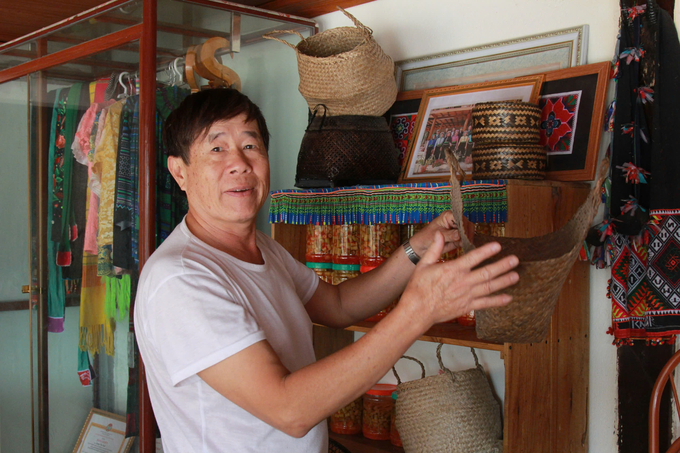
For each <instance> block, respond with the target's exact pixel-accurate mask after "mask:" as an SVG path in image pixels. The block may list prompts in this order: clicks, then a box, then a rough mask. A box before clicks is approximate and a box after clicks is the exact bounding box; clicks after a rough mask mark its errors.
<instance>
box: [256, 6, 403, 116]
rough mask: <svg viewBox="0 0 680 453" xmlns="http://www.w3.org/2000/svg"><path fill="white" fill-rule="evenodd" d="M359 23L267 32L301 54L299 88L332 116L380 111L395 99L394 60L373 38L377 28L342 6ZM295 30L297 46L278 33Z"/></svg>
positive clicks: (378, 114) (307, 98)
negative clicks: (310, 30) (305, 33)
mask: <svg viewBox="0 0 680 453" xmlns="http://www.w3.org/2000/svg"><path fill="white" fill-rule="evenodd" d="M338 9H340V10H341V11H342V12H343V13H344V14H345V15H346V16H347V17H349V18H350V19H351V20H352V22H354V24H355V25H356V27H337V28H332V29H330V30H326V31H324V32H322V33H319V34H316V35H313V36H310V37H309V38H304V37H303V36H302V35H301V34H300V33H299V32H297V31H295V30H277V31H273V32H269V33H266V34H264V35H263V37H264V38H266V39H273V40H275V41H279V42H282V43H283V44H286V45H287V46H289V47H291V48H293V49H294V50H295V52H296V54H297V60H298V72H299V73H300V86H299V90H300V93H301V94H302V96H303V97H304V98H305V100H306V101H307V104H308V105H309V109H310V110H313V109H314V107H315V106H316V105H317V104H324V105H326V107H327V108H328V114H329V116H338V115H369V116H381V115H383V114H384V113H385V112H386V111H387V110H389V108H390V107H391V106H392V104H394V101H395V99H396V97H397V82H396V80H395V78H394V62H393V61H392V59H391V58H390V57H389V56H388V55H387V54H385V52H383V50H382V48H381V47H380V46H379V45H378V43H377V42H375V40H374V39H373V31H372V30H371V29H370V28H368V27H366V26H365V25H363V24H362V23H361V22H359V21H358V20H357V19H356V18H355V17H354V16H352V15H351V14H350V13H348V12H347V11H345V10H344V9H342V8H340V7H338ZM277 33H292V34H296V35H298V36H299V37H300V39H302V41H300V42H299V43H298V44H297V45H296V46H294V45H293V44H291V43H289V42H287V41H284V40H283V39H280V38H277V37H275V36H273V35H275V34H277Z"/></svg>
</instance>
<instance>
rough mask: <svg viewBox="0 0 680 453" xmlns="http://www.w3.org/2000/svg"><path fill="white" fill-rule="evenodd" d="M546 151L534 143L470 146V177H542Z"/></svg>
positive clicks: (543, 175) (543, 177) (543, 176)
mask: <svg viewBox="0 0 680 453" xmlns="http://www.w3.org/2000/svg"><path fill="white" fill-rule="evenodd" d="M547 165H548V155H547V153H546V151H545V148H544V147H543V146H541V145H538V144H524V143H492V144H481V145H480V144H477V143H475V146H474V148H472V179H545V169H546V167H547Z"/></svg>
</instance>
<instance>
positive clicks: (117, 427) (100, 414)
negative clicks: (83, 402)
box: [73, 408, 135, 453]
mask: <svg viewBox="0 0 680 453" xmlns="http://www.w3.org/2000/svg"><path fill="white" fill-rule="evenodd" d="M134 440H135V438H134V437H127V438H126V437H125V417H124V416H122V415H116V414H112V413H111V412H106V411H103V410H100V409H94V408H93V409H91V410H90V413H89V415H88V416H87V420H85V426H83V429H82V430H81V431H80V436H79V437H78V442H77V443H76V447H75V448H74V449H73V453H127V452H129V451H130V448H131V447H132V443H133V442H134Z"/></svg>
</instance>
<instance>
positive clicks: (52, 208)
mask: <svg viewBox="0 0 680 453" xmlns="http://www.w3.org/2000/svg"><path fill="white" fill-rule="evenodd" d="M67 94H68V90H67V89H58V90H57V91H56V93H55V100H54V108H53V110H52V121H51V125H50V144H49V149H48V158H47V162H48V168H49V170H50V171H49V172H48V174H49V180H48V181H47V187H48V188H50V194H51V196H50V201H49V203H47V219H48V221H47V331H48V332H53V333H58V332H63V331H64V310H65V308H64V307H65V303H66V295H65V289H64V284H63V280H62V278H61V267H59V266H58V265H57V242H55V241H53V240H52V239H53V238H54V235H55V230H57V229H58V230H60V229H61V219H60V217H58V218H59V222H58V223H55V222H54V221H53V220H54V219H55V216H56V215H57V211H58V212H59V214H58V215H59V216H60V215H61V196H59V195H58V194H59V193H60V189H59V188H58V185H57V183H58V182H59V184H61V167H60V165H59V157H60V156H62V155H63V152H64V148H63V147H64V144H63V138H62V137H63V135H62V130H63V124H64V117H65V115H66V96H67ZM55 225H58V228H55ZM59 232H60V231H59ZM58 237H61V234H59V235H58Z"/></svg>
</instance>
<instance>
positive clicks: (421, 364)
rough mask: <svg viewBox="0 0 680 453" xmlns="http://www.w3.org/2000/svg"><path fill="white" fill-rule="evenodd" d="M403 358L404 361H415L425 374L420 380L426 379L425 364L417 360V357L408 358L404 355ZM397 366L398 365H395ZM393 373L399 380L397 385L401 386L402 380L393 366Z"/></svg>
mask: <svg viewBox="0 0 680 453" xmlns="http://www.w3.org/2000/svg"><path fill="white" fill-rule="evenodd" d="M401 358H402V359H409V360H413V361H414V362H416V363H417V364H418V365H420V369H421V370H422V372H423V374H422V376H421V377H420V379H424V378H425V365H423V362H421V361H420V360H418V359H416V358H415V357H409V356H407V355H403V356H401ZM395 365H396V364H395ZM392 373H394V377H396V378H397V384H401V379H400V378H399V375H398V374H397V369H396V368H395V367H394V366H392Z"/></svg>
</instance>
